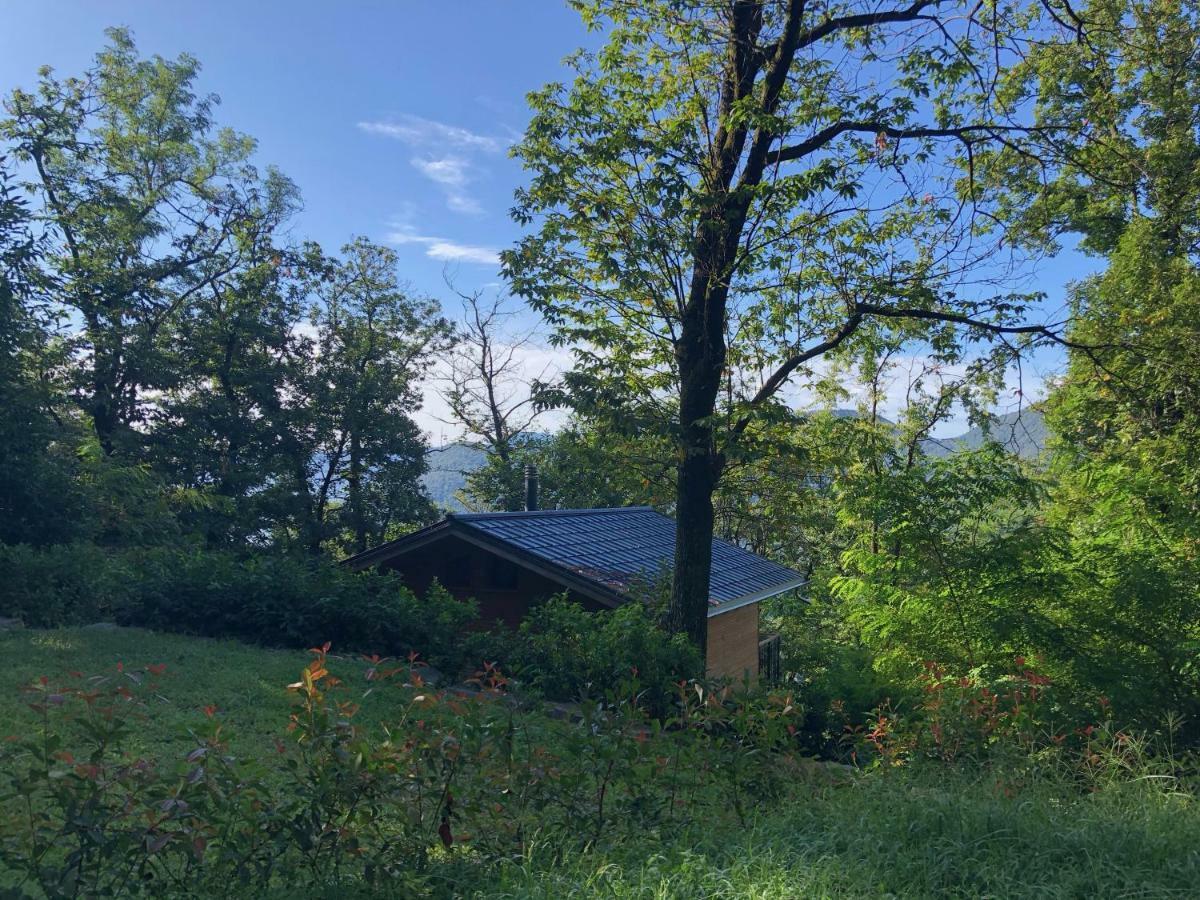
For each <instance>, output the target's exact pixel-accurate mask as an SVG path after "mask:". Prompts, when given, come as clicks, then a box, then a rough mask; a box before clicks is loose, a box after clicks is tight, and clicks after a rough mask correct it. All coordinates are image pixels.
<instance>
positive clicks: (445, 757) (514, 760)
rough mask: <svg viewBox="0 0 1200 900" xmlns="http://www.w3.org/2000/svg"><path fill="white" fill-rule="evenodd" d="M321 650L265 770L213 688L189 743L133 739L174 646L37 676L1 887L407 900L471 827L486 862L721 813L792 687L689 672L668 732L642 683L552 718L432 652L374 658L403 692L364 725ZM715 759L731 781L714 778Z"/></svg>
mask: <svg viewBox="0 0 1200 900" xmlns="http://www.w3.org/2000/svg"><path fill="white" fill-rule="evenodd" d="M313 654H314V659H313V660H312V662H310V663H309V665H308V666H306V667H305V668H304V670H303V672H302V673H301V676H300V679H299V680H298V681H296V682H295V683H294V684H292V685H290V689H291V690H292V691H293V692H294V694H295V697H296V702H295V703H294V705H293V712H292V715H291V716H290V722H289V725H288V729H287V737H286V738H284V737H283V735H280V736H278V737H277V738H276V740H275V747H274V750H273V752H272V754H271V755H272V757H273V759H274V762H275V763H276V765H274V766H272V767H271V770H270V771H268V770H267V769H266V768H265V767H264V766H263V764H262V762H260V761H259V760H256V759H253V758H248V759H245V758H243V759H239V758H235V757H233V756H231V755H230V754H229V752H228V745H227V740H228V737H227V736H226V727H225V725H224V723H223V721H222V719H223V716H222V715H220V714H219V713H218V709H217V706H216V705H215V704H210V705H208V706H206V707H205V708H204V710H203V715H204V716H205V717H206V719H204V720H198V721H197V722H196V723H195V725H194V727H193V728H192V729H191V735H190V744H191V746H190V749H189V752H187V753H186V756H185V757H184V758H183V759H182V760H179V761H176V762H174V763H171V762H168V761H167V760H164V759H158V758H155V757H152V756H149V755H134V754H132V753H130V752H129V751H128V747H129V745H130V743H131V741H132V738H133V736H134V735H135V734H136V732H137V731H138V730H139V729H140V728H143V727H145V725H146V723H149V722H151V721H152V714H153V707H152V704H153V702H154V701H155V699H156V698H157V697H159V696H161V695H160V693H159V692H160V691H161V687H160V684H159V681H160V679H162V678H163V677H164V676H165V675H166V674H167V671H168V668H169V667H168V666H166V665H164V664H148V665H146V666H145V667H144V668H142V669H140V670H132V669H130V670H127V669H126V668H125V667H124V665H123V664H121V663H118V664H117V666H116V667H115V671H114V670H113V669H111V668H110V669H108V671H106V672H102V673H97V675H96V676H94V677H91V678H89V679H87V680H84V679H83V677H82V676H76V677H74V678H73V679H72V680H69V681H67V682H66V683H58V682H57V681H51V679H49V678H48V677H42V678H39V679H37V680H36V681H35V682H34V683H33V684H32V685H29V686H27V688H26V691H27V694H28V699H29V702H30V707H31V709H32V710H33V712H34V713H35V715H36V716H37V721H38V724H37V727H36V728H35V729H34V730H33V732H32V733H31V734H29V735H27V736H20V737H17V738H15V739H13V740H10V741H7V742H5V744H4V745H3V746H2V747H0V754H3V756H2V762H3V771H4V772H5V779H4V786H3V789H2V793H0V807H3V809H4V810H5V811H7V810H8V809H9V808H12V809H21V810H23V811H24V815H23V816H20V817H17V816H11V817H5V819H4V824H3V825H0V842H2V845H3V847H4V856H3V860H4V862H3V864H2V867H0V879H4V882H0V884H4V886H5V887H7V888H13V889H17V890H20V889H22V888H26V887H29V888H35V889H38V890H40V891H41V892H44V893H45V894H47V895H49V896H60V895H68V896H70V895H75V894H78V893H83V894H89V895H90V894H95V893H102V892H104V891H114V892H117V893H120V894H122V895H131V894H143V893H144V894H148V895H153V896H163V895H176V894H183V893H193V894H194V893H195V891H197V890H199V889H205V886H209V885H211V886H214V887H215V886H218V885H219V886H220V890H221V891H222V892H225V893H228V892H229V891H230V890H234V891H240V892H245V893H261V892H263V891H265V890H283V889H288V888H290V889H293V890H305V889H308V890H311V889H313V888H321V889H332V888H334V887H336V886H337V885H339V884H342V883H346V884H354V885H362V886H365V887H367V888H369V889H373V890H387V891H391V892H395V893H398V894H403V895H408V896H411V895H412V893H413V892H414V891H415V892H420V893H424V892H426V891H429V890H431V888H432V885H433V883H434V882H433V879H434V878H435V877H436V876H437V875H438V874H443V877H444V871H440V870H446V869H448V868H450V867H449V865H448V864H449V863H451V862H453V863H456V864H457V863H459V862H464V861H465V860H463V859H462V858H461V853H462V850H461V847H462V846H463V845H464V844H465V845H466V847H467V848H468V852H469V853H470V855H471V858H472V859H474V860H479V861H482V862H484V863H487V864H494V863H495V862H496V861H499V860H503V859H508V858H513V857H520V856H521V855H522V854H523V853H524V852H525V850H526V848H527V847H528V846H530V842H531V841H533V842H536V841H541V840H546V839H552V840H554V841H556V842H560V843H561V844H562V845H563V846H564V848H566V847H575V848H582V847H585V846H587V845H589V844H591V843H597V842H603V843H604V844H606V845H607V844H610V843H612V842H620V841H623V840H626V839H628V837H629V836H631V835H633V834H636V833H637V832H639V831H640V830H642V829H645V828H659V827H671V823H674V822H687V821H689V820H691V819H692V818H693V817H698V816H699V815H700V814H701V811H702V810H703V813H704V814H705V816H706V819H707V820H708V821H711V816H713V815H719V814H720V813H719V810H720V809H721V806H720V804H721V803H722V802H723V801H724V800H726V798H727V797H729V796H732V797H733V800H734V803H735V804H736V805H738V808H739V812H740V811H741V808H742V805H743V802H744V801H743V800H742V799H738V798H739V797H742V798H744V796H745V792H746V791H747V790H748V789H749V788H750V787H751V786H752V785H757V786H758V787H759V788H760V789H762V786H763V785H764V784H765V783H766V782H765V781H764V779H765V778H767V776H768V773H769V771H770V768H771V766H772V765H773V763H774V759H775V754H777V753H780V752H781V751H782V750H783V745H784V744H785V743H786V735H787V733H788V732H787V729H786V725H787V721H788V717H789V716H790V714H791V708H790V706H789V705H788V702H787V700H786V698H780V699H779V700H775V699H773V698H766V699H764V700H739V699H736V698H734V697H733V696H732V695H731V694H729V693H728V692H725V693H723V694H720V695H707V694H705V693H704V691H703V690H702V689H700V690H697V691H695V692H693V691H691V690H690V689H689V690H687V691H684V692H683V707H682V711H681V713H680V718H679V724H680V730H679V731H675V732H667V731H664V730H662V729H661V728H659V727H657V726H652V725H651V724H650V723H649V722H648V720H647V718H646V716H645V714H644V712H643V711H642V710H641V708H640V706H639V701H638V693H639V692H638V689H637V685H636V682H631V683H628V684H626V685H624V686H622V687H619V688H618V689H617V690H616V692H615V693H614V695H613V697H612V698H611V700H612V702H610V703H608V704H606V705H604V706H600V705H597V704H591V705H587V706H585V708H584V710H583V720H582V721H580V722H578V723H563V724H561V725H557V726H552V725H550V724H549V723H547V722H545V721H541V722H539V721H537V720H535V719H532V718H530V719H522V720H517V719H516V718H515V717H514V715H513V713H512V711H511V709H510V708H509V707H508V706H507V705H506V704H505V703H504V702H503V688H504V684H505V680H504V679H503V677H502V676H500V675H499V673H498V672H496V671H495V670H494V669H489V670H487V671H485V672H482V673H480V683H481V687H482V688H483V691H482V692H481V694H480V696H478V697H476V698H474V699H463V698H460V697H457V696H456V695H453V694H448V693H441V692H437V691H434V690H431V689H430V688H429V686H428V685H426V684H425V683H424V681H423V679H422V677H421V671H420V667H419V666H405V665H392V664H390V663H389V662H388V661H387V660H379V659H376V660H374V661H373V662H372V665H371V667H370V668H368V669H367V670H366V671H365V673H363V674H364V675H365V684H364V685H363V687H365V689H366V690H365V691H364V692H362V696H363V697H364V698H365V697H366V696H370V695H371V694H372V693H379V692H385V691H386V692H388V693H389V694H391V695H392V704H393V705H392V706H391V710H392V714H391V716H390V717H389V719H388V721H387V724H386V727H385V728H380V729H372V728H369V727H367V726H364V725H360V724H359V723H358V721H357V720H356V716H357V714H358V710H359V705H358V702H356V700H355V699H354V696H355V694H356V693H358V692H357V691H355V692H353V693H352V692H350V691H348V690H347V686H346V685H345V684H344V683H343V682H341V681H340V679H338V678H336V677H334V675H333V674H332V673H331V671H330V669H329V666H330V665H331V664H332V663H331V661H330V660H329V658H328V656H327V653H326V650H325V649H317V650H314V651H313ZM781 736H782V737H781ZM735 760H736V761H737V764H736V766H735V765H732V763H734V762H735ZM734 772H736V773H737V774H736V775H732V774H730V773H734ZM713 773H721V774H722V775H724V776H725V778H726V779H727V783H728V791H732V792H734V793H733V794H732V795H730V794H727V789H726V788H725V787H723V786H722V784H723V782H721V781H718V782H716V783H714V784H713V785H712V786H711V789H710V787H709V786H708V785H706V784H705V783H704V781H702V778H705V777H711V775H712V774H713ZM685 798H686V799H685Z"/></svg>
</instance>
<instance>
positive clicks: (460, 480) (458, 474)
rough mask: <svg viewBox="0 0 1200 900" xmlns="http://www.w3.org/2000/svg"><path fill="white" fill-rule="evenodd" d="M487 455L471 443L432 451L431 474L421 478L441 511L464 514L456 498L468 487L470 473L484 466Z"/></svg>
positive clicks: (447, 446) (430, 452) (451, 445)
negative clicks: (470, 444)
mask: <svg viewBox="0 0 1200 900" xmlns="http://www.w3.org/2000/svg"><path fill="white" fill-rule="evenodd" d="M486 456H487V454H486V453H484V451H483V450H481V449H479V448H478V447H471V446H469V445H467V444H446V446H444V447H435V448H434V449H432V450H430V451H429V471H428V472H426V473H425V475H424V477H423V478H422V479H421V483H422V484H423V485H424V486H425V492H426V493H427V494H429V498H430V499H431V500H433V502H434V505H436V506H437V507H439V508H440V509H446V510H449V511H451V512H464V511H465V510H466V507H465V506H463V505H462V503H460V502H459V501H458V499H457V498H456V497H455V494H457V493H458V492H459V491H461V490H462V489H463V488H465V487H466V486H467V474H468V473H470V472H474V471H475V470H476V469H478V468H480V467H481V466H482V465H483V461H484V459H485V458H486Z"/></svg>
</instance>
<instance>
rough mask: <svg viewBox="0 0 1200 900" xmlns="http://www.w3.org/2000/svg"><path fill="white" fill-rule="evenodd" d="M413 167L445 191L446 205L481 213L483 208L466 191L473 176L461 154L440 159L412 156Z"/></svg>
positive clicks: (468, 163) (462, 210)
mask: <svg viewBox="0 0 1200 900" xmlns="http://www.w3.org/2000/svg"><path fill="white" fill-rule="evenodd" d="M410 162H412V164H413V167H414V168H415V169H416V170H417V171H418V172H420V173H421V174H422V175H424V176H425V177H426V178H428V179H429V180H430V181H432V182H434V183H435V184H438V185H440V186H441V188H442V190H444V191H445V192H446V205H447V206H449V207H450V209H452V210H454V211H455V212H462V213H481V212H483V208H482V207H481V206H480V205H479V202H478V201H477V200H476V199H475V198H474V197H472V196H471V194H470V193H469V192H468V191H467V185H468V184H470V183H471V182H472V181H473V180H474V177H473V176H472V174H471V163H470V161H469V160H466V159H463V158H462V157H461V156H446V157H442V158H440V159H424V158H421V157H414V158H413V159H412V160H410Z"/></svg>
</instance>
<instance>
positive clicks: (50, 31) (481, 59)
mask: <svg viewBox="0 0 1200 900" xmlns="http://www.w3.org/2000/svg"><path fill="white" fill-rule="evenodd" d="M5 7H6V8H5V22H6V26H7V27H6V29H5V31H4V33H3V34H0V92H3V93H7V92H8V91H9V90H11V89H12V88H13V87H16V86H24V87H32V86H33V85H34V83H35V81H36V72H37V69H38V67H39V66H41V65H44V64H49V65H52V66H53V67H54V68H55V69H56V70H58V72H59V74H61V75H64V76H65V75H74V74H78V73H80V72H82V71H83V70H84V69H85V68H86V67H87V66H88V64H89V62H90V61H91V58H92V56H93V55H94V54H95V52H96V51H97V50H98V49H99V48H100V47H101V46H102V45H103V43H104V40H105V38H104V33H103V32H104V29H105V28H106V27H108V26H111V25H126V26H128V27H130V28H131V29H132V30H133V32H134V36H135V38H136V40H137V42H138V45H139V48H140V50H141V52H142V53H143V54H147V55H149V54H160V55H162V56H167V57H174V56H176V55H178V54H179V53H181V52H188V53H191V54H193V55H194V56H196V57H197V58H198V59H199V60H200V61H201V63H202V65H203V70H202V72H201V76H200V80H199V89H200V90H201V91H205V92H213V93H216V94H219V95H220V97H221V99H222V104H221V107H220V108H219V109H218V111H217V113H216V118H217V120H218V122H219V123H220V124H222V125H228V126H231V127H233V128H236V129H238V130H240V131H243V132H245V133H248V134H250V135H251V136H253V137H255V138H256V139H257V140H258V142H259V157H258V159H259V162H260V163H261V164H263V165H266V164H274V165H277V166H278V167H279V168H280V169H281V170H282V171H283V172H284V173H286V174H287V175H288V176H289V177H291V178H292V179H293V180H294V181H295V182H296V183H297V184H298V185H299V187H300V190H301V192H302V194H303V197H304V209H303V211H302V212H301V213H300V214H299V215H298V216H297V218H296V219H295V221H294V223H293V226H292V228H293V231H294V235H295V236H296V237H297V238H313V239H316V240H317V241H319V242H320V243H321V244H322V245H324V246H326V247H327V248H336V247H338V246H340V245H341V244H343V243H345V242H346V241H348V240H349V239H350V238H351V237H352V236H354V235H360V234H361V235H366V236H368V237H370V238H372V239H375V240H378V241H384V242H388V243H390V244H391V245H392V246H394V247H395V248H396V250H397V252H398V253H399V254H400V265H401V271H402V274H403V276H404V277H405V278H406V279H407V280H409V281H410V282H411V283H412V284H413V286H414V287H415V288H417V289H418V290H420V291H422V292H425V293H429V294H432V295H433V296H436V297H439V298H441V299H443V301H444V302H445V303H446V306H447V311H448V312H450V313H453V312H454V311H455V309H456V305H455V302H450V301H451V300H453V298H452V297H450V294H449V291H448V290H447V289H446V287H445V283H444V280H443V277H444V273H448V274H450V275H451V276H452V277H453V279H454V281H455V284H456V286H457V287H458V288H459V289H461V290H468V291H469V290H475V289H480V288H485V289H487V290H495V289H497V288H498V287H499V285H498V281H499V279H498V266H497V263H496V253H497V251H499V250H500V249H503V248H504V247H506V246H509V245H511V244H512V243H513V242H514V240H515V239H516V238H517V236H518V230H517V228H516V226H515V225H514V224H513V223H512V222H511V221H510V220H509V218H508V210H509V207H510V206H511V203H512V193H513V190H514V188H515V187H517V186H518V185H519V184H520V183H521V181H522V172H521V169H520V167H519V165H518V164H517V163H515V162H514V161H513V160H511V159H509V158H508V156H507V147H508V144H509V143H510V142H511V141H512V140H513V139H515V138H516V137H517V136H518V135H519V134H520V132H521V131H522V130H523V128H524V126H525V123H526V120H527V117H528V113H527V110H526V107H525V100H524V98H525V95H526V94H527V93H528V92H529V91H531V90H534V89H536V88H539V87H541V86H542V85H543V84H545V83H546V82H548V81H553V80H556V79H561V78H565V77H566V72H565V70H564V68H563V67H562V65H561V60H562V58H563V57H564V56H565V55H566V54H568V53H570V52H571V51H572V50H574V49H576V48H577V47H579V46H585V45H595V44H596V43H597V41H598V37H597V36H596V35H594V34H589V33H588V32H587V31H586V30H585V29H584V27H583V25H582V24H581V22H580V20H579V18H578V16H577V15H576V14H575V13H574V12H573V11H572V10H571V9H569V8H568V7H567V5H566V3H565V2H559V0H508V2H501V0H443V2H434V0H390V2H389V0H374V2H365V0H364V2H343V3H336V2H329V0H324V2H318V0H291V2H286V3H285V2H259V0H241V2H236V3H235V2H230V0H203V2H192V3H183V2H165V0H164V2H155V0H104V2H100V0H10V2H8V3H7V4H5ZM1091 268H1094V263H1093V262H1091V261H1085V260H1083V259H1082V258H1081V257H1079V256H1077V255H1074V254H1065V255H1063V256H1060V257H1059V258H1058V259H1057V260H1055V261H1053V262H1051V263H1049V264H1044V265H1043V267H1042V271H1041V272H1040V273H1039V275H1038V276H1037V287H1039V288H1040V289H1042V290H1045V291H1046V292H1047V294H1048V301H1047V308H1048V309H1056V308H1058V307H1060V306H1061V303H1062V298H1063V296H1064V292H1065V285H1066V283H1067V282H1068V281H1069V280H1070V279H1072V278H1077V277H1079V276H1080V275H1082V274H1083V273H1084V272H1086V271H1087V270H1089V269H1091ZM1024 286H1025V287H1028V286H1029V285H1024ZM564 361H565V359H564V356H563V354H562V353H561V352H559V353H555V352H552V351H546V350H543V351H542V352H541V355H540V356H538V357H537V358H535V359H533V360H532V361H531V363H530V368H531V370H532V371H535V372H541V371H542V370H543V369H544V368H545V366H546V365H548V364H549V365H555V364H562V363H563V362H564ZM1032 362H1033V364H1032V365H1031V366H1029V367H1027V368H1026V370H1025V376H1026V379H1027V384H1026V389H1027V394H1029V395H1034V394H1036V385H1037V382H1039V381H1040V379H1041V377H1042V376H1043V375H1044V374H1046V373H1048V372H1052V371H1053V370H1054V369H1055V368H1056V367H1057V366H1058V365H1059V364H1060V362H1061V355H1060V354H1058V353H1054V352H1049V353H1044V354H1040V355H1039V357H1038V358H1037V359H1035V360H1034V361H1032ZM1031 388H1032V390H1031ZM796 399H797V402H800V401H801V400H802V398H800V397H797V398H796ZM1013 403H1015V400H1013V395H1010V397H1009V399H1008V401H1007V406H1008V407H1009V408H1011V406H1012V405H1013ZM439 406H440V404H439V403H438V400H437V398H436V395H435V392H434V391H433V390H427V391H426V409H425V410H424V411H423V412H422V414H421V415H419V416H418V421H419V422H420V423H421V425H422V426H423V427H425V428H426V429H427V430H428V431H429V432H431V434H432V435H433V437H434V439H435V441H439V440H440V439H442V438H443V437H444V436H449V435H452V434H453V430H452V429H449V428H448V427H447V426H445V425H444V424H442V422H441V421H440V419H441V417H442V413H441V411H440V409H439ZM964 426H965V423H964V422H963V421H962V420H961V418H959V419H956V420H955V421H952V422H949V423H947V424H946V425H945V426H944V427H942V428H940V429H939V430H938V431H939V433H943V434H947V433H954V432H955V431H958V430H962V428H963V427H964Z"/></svg>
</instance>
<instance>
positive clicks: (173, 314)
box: [0, 29, 295, 453]
mask: <svg viewBox="0 0 1200 900" xmlns="http://www.w3.org/2000/svg"><path fill="white" fill-rule="evenodd" d="M108 35H109V39H110V43H109V45H108V46H107V47H106V48H105V49H104V50H103V51H101V52H100V53H99V54H98V55H97V57H96V61H95V65H94V66H92V68H91V69H89V70H88V71H87V72H86V73H85V74H84V75H83V77H81V78H66V79H59V78H57V77H55V75H54V73H53V72H52V71H51V70H50V69H49V68H48V67H46V68H43V69H42V70H41V73H40V81H39V84H38V87H37V90H36V91H34V92H27V91H24V90H16V91H14V92H13V93H12V94H11V95H10V96H9V98H8V99H7V100H6V101H5V104H4V106H5V110H6V112H7V114H8V117H7V118H6V119H4V120H3V121H2V122H0V136H3V137H4V138H6V139H7V140H8V141H9V142H10V144H11V146H12V148H13V155H14V156H15V158H16V159H17V160H18V161H20V162H21V163H23V164H24V169H23V171H27V172H28V173H29V181H28V183H27V188H28V190H29V191H30V192H31V194H32V195H34V196H35V197H36V198H37V205H36V208H35V210H34V212H35V218H36V220H37V221H39V222H40V223H41V224H42V225H43V226H44V229H45V234H46V237H47V238H48V240H49V241H50V243H49V245H48V246H47V247H46V250H45V255H44V260H43V264H44V266H45V267H46V269H47V271H48V273H49V275H50V276H51V277H52V278H53V280H54V282H55V284H54V299H55V301H56V302H57V303H59V304H61V306H62V307H63V308H64V309H65V310H67V311H68V312H69V313H70V314H71V315H72V316H73V317H74V318H76V319H77V321H78V332H77V334H76V336H75V347H74V350H75V352H76V356H77V359H78V361H79V363H80V365H79V366H78V369H77V371H78V374H79V377H78V383H77V384H76V386H75V388H76V393H77V396H78V398H79V402H80V405H81V408H82V409H83V411H84V412H85V413H86V414H87V415H88V417H89V418H90V420H91V423H92V426H93V427H94V429H95V433H96V436H97V438H98V439H99V442H100V445H101V446H102V447H103V449H104V450H105V452H106V453H114V452H118V451H120V450H122V449H130V450H132V447H133V446H134V445H137V444H139V443H140V437H139V435H138V433H137V428H138V426H139V424H140V423H141V422H142V421H143V419H144V417H145V415H146V414H147V406H146V404H145V402H144V401H145V394H146V391H147V389H155V388H161V387H164V386H166V385H168V384H169V382H170V379H171V377H172V373H171V372H170V371H169V370H167V368H166V364H167V361H166V360H165V359H164V356H163V351H164V348H165V344H166V343H167V342H168V341H169V339H170V337H171V332H172V329H173V328H174V327H175V326H176V324H177V317H178V316H179V314H180V312H181V311H182V310H185V309H186V308H187V306H188V305H189V304H190V303H192V302H194V301H195V300H196V299H197V298H198V297H199V296H200V294H202V293H203V292H205V291H207V290H209V289H210V288H211V286H212V285H213V284H214V283H215V282H216V281H218V280H220V279H221V278H224V277H226V276H227V275H229V274H230V273H231V272H234V271H236V270H237V269H238V268H239V267H240V266H241V265H242V264H243V263H244V258H243V255H242V254H243V251H244V250H245V249H246V248H247V247H251V246H254V245H255V244H256V241H255V240H253V239H248V237H249V236H250V235H252V234H253V233H255V232H263V231H270V230H272V229H273V228H275V226H276V225H277V224H278V223H279V222H280V221H281V220H282V219H283V218H284V217H286V216H287V215H288V214H289V212H290V211H291V208H292V207H293V205H294V196H295V192H294V188H293V187H292V185H291V184H290V183H289V182H288V181H287V180H286V179H284V178H283V177H282V176H280V175H279V174H278V173H275V172H269V173H268V174H267V175H266V176H265V177H260V176H259V174H258V173H257V172H256V171H255V169H254V167H253V166H252V165H251V163H250V157H251V154H252V153H253V150H254V142H253V141H252V140H251V139H250V138H248V137H246V136H245V135H241V134H238V133H236V132H234V131H232V130H230V129H218V128H217V127H216V126H215V124H214V122H213V119H212V112H213V107H214V105H215V103H216V98H215V97H211V96H207V97H206V96H198V95H197V94H196V93H195V80H196V76H197V73H198V71H199V64H198V63H197V61H196V60H195V59H194V58H192V57H190V56H187V55H184V56H180V57H179V58H178V59H176V60H167V59H163V58H161V57H157V56H156V57H152V58H150V59H143V58H141V57H140V56H139V55H138V53H137V48H136V47H135V45H134V43H133V39H132V37H131V36H130V35H129V33H128V32H126V31H124V30H121V29H111V30H110V31H109V32H108Z"/></svg>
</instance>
